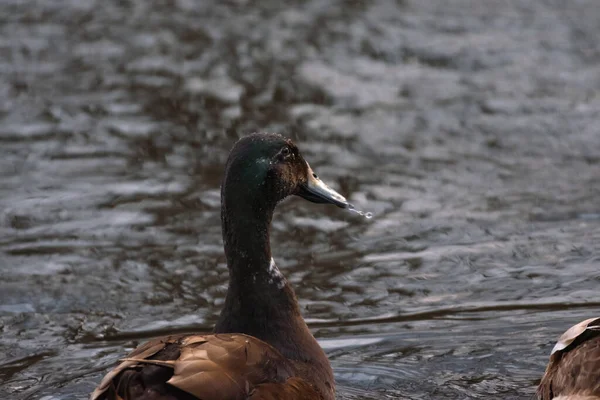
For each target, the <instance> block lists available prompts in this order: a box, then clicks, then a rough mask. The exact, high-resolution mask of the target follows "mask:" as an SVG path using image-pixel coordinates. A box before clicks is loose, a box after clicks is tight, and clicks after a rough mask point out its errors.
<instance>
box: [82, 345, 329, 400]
mask: <svg viewBox="0 0 600 400" xmlns="http://www.w3.org/2000/svg"><path fill="white" fill-rule="evenodd" d="M167 353H168V354H167ZM296 372H297V371H296V368H295V366H294V364H292V362H291V361H289V360H287V359H286V358H285V357H283V356H282V355H281V354H280V353H279V352H278V351H277V350H275V349H274V348H273V347H271V346H270V345H268V344H267V343H265V342H263V341H261V340H258V339H256V338H253V337H251V336H246V335H242V334H217V335H192V336H172V337H167V338H161V339H156V340H154V341H151V342H148V343H146V344H144V345H143V346H141V347H140V348H138V349H136V350H135V351H133V352H132V353H131V354H129V355H128V356H127V358H125V359H124V360H123V362H122V363H121V364H120V365H118V366H117V368H115V369H114V370H113V371H111V372H109V373H108V374H107V375H106V377H105V378H104V379H103V380H102V382H101V383H100V385H99V386H98V388H97V389H96V390H95V391H94V393H93V394H92V397H91V400H99V399H117V398H118V397H117V396H121V397H123V398H124V399H127V400H129V399H183V398H193V397H192V396H194V397H195V398H198V399H202V400H227V399H236V400H237V399H248V398H249V399H254V400H258V399H265V400H266V399H298V400H300V399H308V398H310V399H319V398H321V395H320V394H319V393H318V392H317V391H316V390H315V389H314V387H313V386H312V385H311V384H309V383H308V382H306V381H304V380H303V379H301V378H299V377H297V376H295V375H296ZM159 378H160V379H159ZM190 395H191V396H190ZM307 396H308V397H307Z"/></svg>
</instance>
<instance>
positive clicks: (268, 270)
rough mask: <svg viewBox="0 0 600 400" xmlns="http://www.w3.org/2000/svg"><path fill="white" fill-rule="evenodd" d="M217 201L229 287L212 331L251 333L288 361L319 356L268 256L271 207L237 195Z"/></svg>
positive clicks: (292, 296) (287, 287)
mask: <svg viewBox="0 0 600 400" xmlns="http://www.w3.org/2000/svg"><path fill="white" fill-rule="evenodd" d="M224 197H226V196H224ZM222 200H223V202H222V204H223V209H222V210H221V221H222V228H223V241H224V245H225V256H226V258H227V266H228V268H229V288H228V290H227V296H226V299H225V304H224V307H223V310H222V312H221V315H220V317H219V320H218V322H217V324H216V326H215V332H216V333H244V334H247V335H251V336H254V337H256V338H258V339H261V340H263V341H265V342H267V343H269V344H270V345H272V346H273V347H275V348H276V349H278V350H279V351H280V352H281V353H282V354H283V355H284V356H286V357H288V358H290V359H296V360H302V361H307V362H311V361H313V360H316V359H320V358H322V356H324V354H323V350H322V349H321V347H320V346H319V345H318V343H317V342H316V340H315V339H314V337H313V336H312V334H311V333H310V331H309V329H308V327H307V325H306V323H305V322H304V319H303V318H302V315H301V314H300V309H299V306H298V301H297V299H296V295H295V293H294V291H293V289H292V288H291V286H290V285H289V284H288V282H287V280H286V279H285V277H284V276H283V275H282V274H281V272H279V270H278V269H277V266H276V265H275V262H274V261H273V259H272V258H271V247H270V243H269V232H270V224H271V219H272V216H273V209H274V207H271V208H268V207H252V206H251V204H249V203H248V202H244V199H239V198H238V199H235V200H236V201H235V204H228V203H227V201H226V200H225V199H222Z"/></svg>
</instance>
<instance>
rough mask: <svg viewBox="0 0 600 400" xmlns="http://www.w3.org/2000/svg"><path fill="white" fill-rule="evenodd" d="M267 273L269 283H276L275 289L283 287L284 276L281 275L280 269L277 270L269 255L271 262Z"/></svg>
mask: <svg viewBox="0 0 600 400" xmlns="http://www.w3.org/2000/svg"><path fill="white" fill-rule="evenodd" d="M268 273H269V283H274V284H276V285H277V289H283V287H284V286H285V277H284V276H283V274H282V273H281V271H279V268H277V265H275V260H273V257H271V262H270V263H269V269H268Z"/></svg>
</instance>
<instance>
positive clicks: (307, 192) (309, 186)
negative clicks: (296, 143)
mask: <svg viewBox="0 0 600 400" xmlns="http://www.w3.org/2000/svg"><path fill="white" fill-rule="evenodd" d="M306 166H307V167H308V181H307V182H306V183H305V184H303V185H301V186H300V188H299V190H298V193H296V195H298V196H300V197H302V198H303V199H306V200H308V201H312V202H313V203H323V204H324V203H328V204H335V205H336V206H338V207H341V208H348V207H349V203H348V200H346V198H345V197H344V196H342V195H341V194H339V193H338V192H336V191H335V190H333V189H332V188H330V187H329V186H327V185H326V184H325V182H323V181H322V180H321V179H319V177H317V174H315V173H314V172H313V170H312V168H311V167H310V165H308V163H306Z"/></svg>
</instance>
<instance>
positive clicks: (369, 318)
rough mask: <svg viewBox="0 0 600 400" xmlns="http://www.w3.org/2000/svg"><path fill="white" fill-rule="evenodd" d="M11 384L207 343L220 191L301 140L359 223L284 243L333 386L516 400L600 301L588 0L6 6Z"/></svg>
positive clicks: (596, 52) (328, 217) (84, 381)
mask: <svg viewBox="0 0 600 400" xmlns="http://www.w3.org/2000/svg"><path fill="white" fill-rule="evenodd" d="M0 21H1V22H0V119H1V122H0V254H1V258H0V274H1V279H0V397H2V398H14V399H38V398H43V399H45V400H51V399H65V400H66V399H69V400H70V399H85V398H86V397H87V395H88V393H89V392H90V391H91V390H92V389H93V387H94V385H95V384H96V383H97V382H98V381H99V379H100V378H101V376H102V375H103V373H104V372H105V371H106V368H108V367H109V366H110V365H111V364H112V363H113V362H114V361H115V360H116V359H118V358H119V357H121V356H122V355H123V354H124V353H125V352H126V351H128V350H130V349H131V348H132V347H133V346H135V345H136V344H138V343H139V342H140V341H142V340H144V339H146V338H148V337H150V336H155V335H158V334H161V333H165V332H172V331H195V330H197V331H203V330H209V329H210V328H211V327H212V325H213V324H214V322H215V320H216V317H217V315H218V313H219V311H220V308H221V305H222V303H223V298H224V294H225V290H226V283H227V269H226V266H225V263H224V256H223V254H222V247H221V235H220V225H219V181H220V178H221V174H222V167H223V164H224V161H225V159H226V156H227V152H228V150H229V149H230V147H231V145H232V144H233V142H234V141H235V140H236V138H238V137H239V136H240V135H242V134H244V133H248V132H251V131H254V130H268V131H278V132H282V133H284V134H286V135H289V136H291V137H293V138H294V139H296V140H297V142H298V144H299V146H300V148H301V149H302V150H303V152H304V154H305V157H306V158H307V159H308V160H309V161H310V162H311V165H312V166H313V168H315V170H316V171H317V173H319V174H320V175H321V176H322V177H323V178H324V179H325V180H326V181H328V182H329V183H330V184H331V185H332V186H334V187H336V188H337V189H339V190H340V191H341V192H342V193H343V194H345V195H347V196H348V197H349V198H350V199H351V201H352V202H353V203H354V204H355V205H356V206H357V208H359V209H361V210H365V211H371V212H373V214H374V216H373V218H371V219H365V218H363V217H361V216H359V215H357V214H353V213H349V212H346V211H344V210H339V209H336V208H335V207H327V206H322V205H315V204H310V203H308V202H305V201H303V200H301V199H290V200H288V201H286V202H285V203H284V204H283V205H282V206H281V207H280V208H279V209H278V212H277V213H276V216H275V220H274V224H273V231H274V232H273V235H272V236H273V248H274V249H273V253H274V255H275V258H276V260H277V262H278V264H279V265H280V267H281V269H282V270H283V272H284V273H285V274H286V275H287V277H288V278H289V279H290V281H291V282H292V283H293V285H294V287H295V288H296V292H297V294H298V296H299V298H300V300H301V303H302V307H303V310H304V315H305V317H306V318H307V320H308V321H309V324H310V326H311V328H312V329H313V330H314V332H315V335H316V336H317V338H318V339H319V341H320V342H321V344H322V345H323V347H324V348H325V349H326V351H327V353H328V355H329V357H330V359H331V361H332V364H333V368H334V370H335V373H336V379H337V381H338V392H339V398H340V399H398V398H405V399H465V398H473V399H476V398H481V399H484V398H485V399H527V398H531V396H532V395H533V393H534V390H535V385H536V383H537V380H538V379H539V377H540V376H541V374H542V373H543V370H544V366H545V363H546V360H547V357H548V354H549V351H550V349H551V348H552V346H553V342H554V341H555V340H556V338H557V337H558V335H559V334H560V333H562V332H563V331H564V330H565V329H566V328H567V327H569V326H570V325H572V324H574V323H575V322H578V321H579V320H582V319H584V318H587V317H590V316H594V315H598V314H599V313H600V296H599V295H598V285H599V284H600V203H599V199H600V182H599V178H600V133H599V126H600V95H599V92H598V87H600V86H599V85H600V73H599V70H598V63H599V62H600V44H599V43H600V42H598V40H597V38H598V36H599V35H600V11H599V9H598V7H597V5H596V4H595V0H579V1H570V2H566V1H558V0H556V1H555V0H547V1H541V0H536V1H533V0H514V1H487V0H486V1H480V0H452V1H445V2H439V1H435V0H418V1H417V0H414V1H409V0H404V1H402V0H398V1H384V0H377V1H326V0H314V1H288V2H286V3H285V4H284V3H282V2H279V1H251V0H237V1H233V0H231V1H205V0H202V1H200V0H198V1H194V0H152V1H150V0H123V1H121V0H102V1H101V0H55V1H36V0H4V1H2V3H1V5H0Z"/></svg>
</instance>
